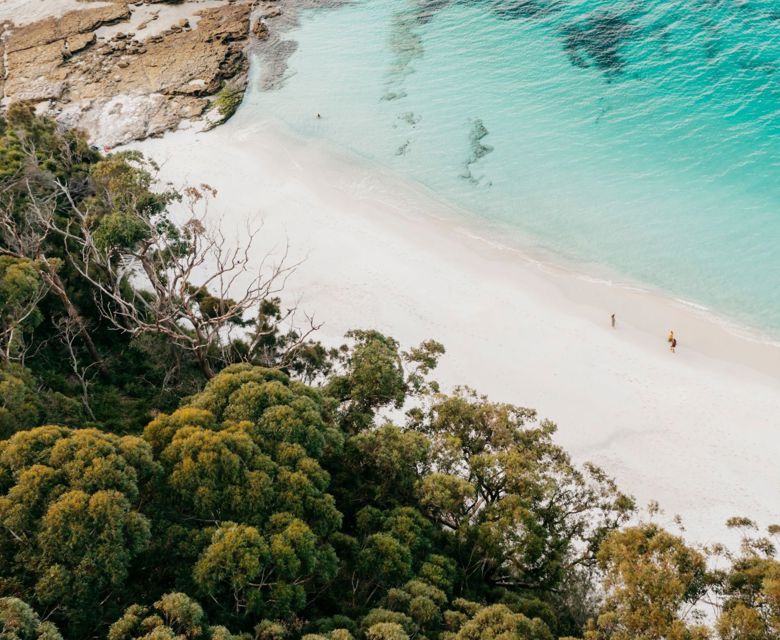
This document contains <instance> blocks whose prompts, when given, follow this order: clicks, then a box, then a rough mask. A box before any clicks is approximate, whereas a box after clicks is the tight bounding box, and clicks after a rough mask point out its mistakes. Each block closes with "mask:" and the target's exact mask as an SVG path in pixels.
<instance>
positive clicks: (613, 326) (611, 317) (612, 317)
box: [610, 313, 615, 329]
mask: <svg viewBox="0 0 780 640" xmlns="http://www.w3.org/2000/svg"><path fill="white" fill-rule="evenodd" d="M610 320H611V321H612V328H613V329H614V328H615V314H614V313H613V314H612V315H611V316H610Z"/></svg>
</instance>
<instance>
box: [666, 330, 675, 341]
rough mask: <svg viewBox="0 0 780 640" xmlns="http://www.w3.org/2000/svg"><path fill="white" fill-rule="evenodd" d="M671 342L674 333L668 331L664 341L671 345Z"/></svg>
mask: <svg viewBox="0 0 780 640" xmlns="http://www.w3.org/2000/svg"><path fill="white" fill-rule="evenodd" d="M672 340H674V331H669V337H668V338H667V339H666V341H667V342H669V343H670V344H671V342H672Z"/></svg>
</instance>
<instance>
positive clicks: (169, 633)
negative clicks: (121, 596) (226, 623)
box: [108, 593, 246, 640]
mask: <svg viewBox="0 0 780 640" xmlns="http://www.w3.org/2000/svg"><path fill="white" fill-rule="evenodd" d="M142 639H144V640H152V639H153V640H167V639H170V640H245V639H246V636H243V635H233V634H231V633H230V632H229V631H228V630H227V629H225V627H218V626H217V627H214V626H210V625H209V624H208V623H207V620H206V615H205V613H204V612H203V609H202V608H201V606H200V605H199V604H198V603H197V602H195V601H194V600H192V599H191V598H189V597H188V596H187V595H185V594H183V593H167V594H165V595H164V596H162V597H161V598H160V599H159V600H158V601H157V602H155V603H154V606H153V607H145V606H141V605H132V606H131V607H129V608H128V609H127V611H125V613H124V615H123V616H122V617H121V618H120V619H119V620H117V621H116V622H115V623H114V624H112V625H111V628H110V629H109V631H108V640H142Z"/></svg>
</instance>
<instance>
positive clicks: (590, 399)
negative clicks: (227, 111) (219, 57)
mask: <svg viewBox="0 0 780 640" xmlns="http://www.w3.org/2000/svg"><path fill="white" fill-rule="evenodd" d="M134 146H135V147H137V148H140V149H142V150H143V151H144V152H145V153H147V154H148V155H149V156H150V157H152V158H154V159H155V160H157V161H158V162H160V163H161V164H162V171H161V174H162V177H163V178H164V179H167V180H171V181H173V182H175V183H177V184H182V183H185V182H186V183H200V182H207V183H209V184H211V185H212V186H214V187H216V188H217V189H218V191H219V197H218V199H217V201H216V202H215V203H214V204H213V206H212V211H213V213H214V214H215V215H221V216H223V220H222V225H223V228H224V230H225V232H226V234H228V235H230V234H231V233H240V229H241V227H242V225H243V223H244V221H245V219H246V218H247V217H254V218H258V219H259V218H262V220H263V221H264V225H265V226H264V232H263V237H264V239H263V242H264V243H265V248H268V247H272V246H276V247H279V246H281V245H283V244H284V242H285V238H288V239H289V242H290V246H291V255H292V258H293V259H301V258H305V262H304V263H303V264H302V265H301V266H300V268H299V269H298V271H297V273H296V274H295V275H294V276H293V278H292V279H291V280H290V282H289V286H288V288H287V300H288V301H290V302H294V301H296V300H300V302H299V304H300V305H301V306H302V307H303V308H304V309H306V310H307V311H314V312H316V316H317V319H318V320H320V321H322V322H324V323H325V325H324V327H323V329H322V330H321V338H323V339H325V340H327V341H329V342H330V341H336V340H337V339H338V338H339V337H340V336H341V335H342V334H343V333H344V331H345V330H347V329H349V328H354V327H362V328H369V327H372V328H376V329H379V330H381V331H383V332H386V333H388V334H390V335H392V336H394V337H396V338H397V339H399V340H400V341H401V342H402V344H404V345H406V346H408V345H411V344H413V343H417V342H419V341H420V340H423V339H425V338H429V337H433V338H436V339H438V340H440V341H441V342H443V343H444V344H445V346H446V348H447V354H446V355H445V357H444V358H443V360H442V362H441V366H440V369H439V371H438V376H437V377H438V379H439V380H441V381H442V383H443V384H444V385H445V386H446V387H451V386H453V385H455V384H467V385H469V386H472V387H474V388H476V389H477V390H479V391H481V392H484V393H487V394H488V395H489V396H490V397H492V398H493V399H496V400H504V401H511V402H514V403H517V404H522V405H525V406H531V407H535V408H536V409H538V411H539V413H540V415H541V416H543V417H547V418H550V419H552V420H554V421H555V422H557V424H558V426H559V441H560V442H561V443H562V444H563V445H564V446H565V447H567V448H568V449H569V450H570V451H571V452H572V454H573V456H574V457H575V459H577V460H579V461H584V460H591V461H593V462H595V463H597V464H600V465H602V466H603V467H604V468H605V469H606V470H607V471H608V472H609V473H611V474H612V475H613V476H614V477H615V478H616V479H617V481H618V483H619V484H620V486H621V487H622V488H624V489H625V490H627V491H629V492H631V493H633V494H634V495H635V496H636V497H637V498H638V500H639V502H640V504H645V503H646V502H647V501H648V500H650V499H657V500H658V501H660V503H661V506H662V508H664V509H665V511H666V512H667V514H669V515H672V514H675V513H679V514H681V515H682V516H683V518H684V522H685V524H686V527H687V530H688V533H689V535H690V537H691V539H693V540H696V541H699V542H708V541H712V540H715V539H723V538H724V537H726V536H725V527H724V525H723V523H724V521H725V519H726V518H727V517H729V516H732V515H747V516H750V517H753V518H755V519H757V520H758V521H759V523H760V524H761V525H762V526H765V525H768V524H770V523H773V522H780V501H778V499H777V488H778V487H780V465H778V464H777V461H778V459H780V432H778V428H780V412H779V411H778V409H780V349H778V348H777V347H773V346H770V345H768V344H765V343H761V342H758V341H754V340H751V339H748V338H745V337H741V336H740V335H738V333H736V332H732V331H729V330H726V329H725V328H724V327H723V326H721V325H720V324H718V323H717V322H714V321H713V320H711V319H710V318H708V317H707V316H706V315H704V314H703V313H701V312H700V311H697V310H696V309H694V308H692V307H690V306H688V305H685V304H682V303H680V302H676V301H674V300H671V299H668V298H665V297H664V296H661V295H657V294H654V293H650V292H647V291H642V290H640V289H637V288H628V287H622V286H616V285H610V284H609V283H607V282H603V281H601V280H598V279H595V278H591V277H585V276H582V275H579V274H578V273H577V272H576V270H572V269H570V268H564V267H558V266H553V265H552V264H546V263H544V262H540V261H539V260H536V259H531V258H529V257H528V256H526V255H524V254H523V253H522V252H520V251H518V250H515V249H512V248H509V247H507V246H503V245H501V244H499V243H496V242H494V241H486V240H483V239H480V238H479V237H478V235H477V233H476V232H475V228H476V225H474V228H471V226H470V225H469V219H468V217H467V216H465V215H462V214H460V213H459V212H457V211H455V210H453V209H450V208H449V207H447V206H446V205H444V204H442V203H441V202H439V201H437V200H436V199H435V198H434V197H433V196H432V195H431V194H430V193H428V192H427V191H426V190H424V189H423V188H421V187H418V186H416V185H413V184H409V183H408V182H405V181H403V180H401V179H399V178H396V177H394V176H392V175H387V174H386V173H385V172H383V171H382V170H381V169H377V168H376V167H371V166H369V164H368V163H367V162H365V161H364V160H362V159H356V158H352V157H349V156H348V155H347V154H342V153H337V152H334V151H333V150H331V149H328V148H326V147H325V146H323V145H322V144H320V143H317V142H309V141H304V140H300V139H297V138H295V137H294V136H292V135H290V134H288V133H285V132H284V130H283V127H282V125H280V124H279V123H276V122H270V121H268V122H248V117H247V114H246V113H245V112H244V110H240V111H239V114H238V115H237V116H236V118H234V119H233V120H232V121H231V122H230V123H228V124H227V125H225V126H223V127H220V128H218V129H216V130H214V131H212V132H209V133H194V132H193V131H186V130H185V131H179V132H176V133H173V134H169V135H167V136H165V137H164V138H161V139H155V140H148V141H146V142H143V143H140V144H136V145H134ZM231 227H232V228H231ZM262 250H263V248H258V251H259V252H260V251H262ZM613 312H614V313H616V315H617V328H616V329H614V330H613V329H612V328H610V324H609V317H610V314H611V313H613ZM670 329H674V330H675V333H676V335H677V336H678V337H679V340H680V343H679V347H678V349H677V353H674V354H672V353H671V352H670V351H669V348H668V346H667V343H666V335H667V333H668V331H669V330H670Z"/></svg>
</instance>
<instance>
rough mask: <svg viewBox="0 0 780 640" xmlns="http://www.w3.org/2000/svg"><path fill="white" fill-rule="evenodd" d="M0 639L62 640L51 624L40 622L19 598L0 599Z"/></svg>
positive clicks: (29, 607) (28, 606) (30, 608)
mask: <svg viewBox="0 0 780 640" xmlns="http://www.w3.org/2000/svg"><path fill="white" fill-rule="evenodd" d="M0 638H2V639H3V640H62V636H61V635H60V632H59V631H57V627H55V626H54V625H53V624H52V623H51V622H41V620H40V618H39V617H38V615H37V614H36V613H35V611H33V609H32V607H31V606H30V605H28V604H27V603H26V602H23V601H21V600H19V598H0Z"/></svg>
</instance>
